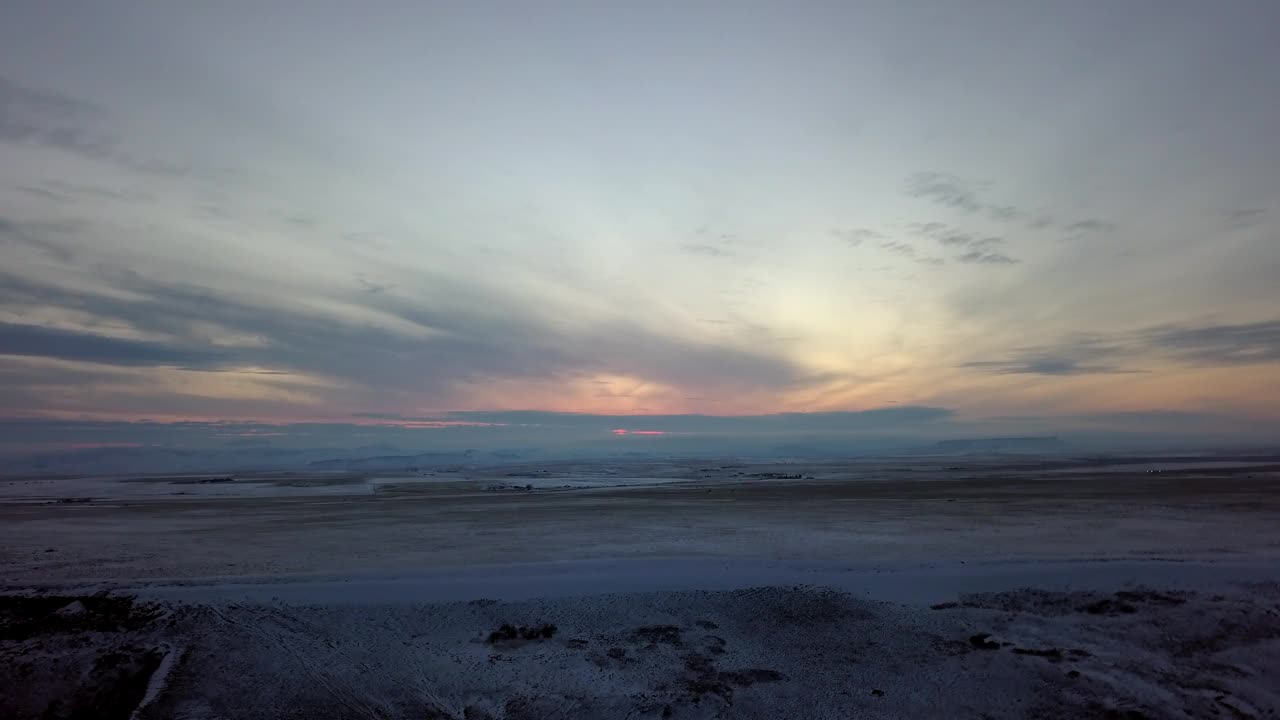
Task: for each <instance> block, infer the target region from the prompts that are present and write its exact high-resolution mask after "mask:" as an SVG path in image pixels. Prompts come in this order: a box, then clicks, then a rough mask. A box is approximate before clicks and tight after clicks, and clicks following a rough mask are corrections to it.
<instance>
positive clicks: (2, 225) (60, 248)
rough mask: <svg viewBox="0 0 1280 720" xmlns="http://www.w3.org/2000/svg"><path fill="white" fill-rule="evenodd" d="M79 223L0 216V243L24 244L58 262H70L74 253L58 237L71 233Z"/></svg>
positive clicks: (77, 227)
mask: <svg viewBox="0 0 1280 720" xmlns="http://www.w3.org/2000/svg"><path fill="white" fill-rule="evenodd" d="M78 230H79V225H77V224H75V223H70V222H18V221H15V220H10V219H8V218H5V217H0V245H25V246H27V247H31V248H35V249H36V250H39V251H40V252H41V253H43V254H44V255H46V256H48V257H50V258H52V259H54V260H57V261H59V262H71V261H72V260H73V259H74V258H75V254H74V253H73V252H72V250H71V248H70V247H68V246H67V245H66V244H64V243H63V242H61V237H60V238H59V239H51V238H50V237H49V236H50V235H54V236H62V237H65V236H66V235H68V234H73V233H75V232H77V231H78Z"/></svg>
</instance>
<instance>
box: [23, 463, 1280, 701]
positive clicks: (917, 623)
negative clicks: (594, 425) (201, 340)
mask: <svg viewBox="0 0 1280 720" xmlns="http://www.w3.org/2000/svg"><path fill="white" fill-rule="evenodd" d="M1156 471H1159V472H1156ZM1277 483H1280V465H1277V464H1275V463H1269V462H1267V461H1265V460H1258V461H1256V462H1230V463H1223V462H1207V463H1202V462H1196V461H1180V462H1168V463H1118V464H1108V465H1105V466H1104V465H1101V464H1099V463H1078V462H1077V463H1072V462H1067V461H1038V460H1025V459H1024V460H1018V459H1003V460H985V461H977V460H971V459H965V460H963V461H958V460H955V459H950V460H946V461H937V460H928V459H904V460H901V461H878V462H869V461H857V462H843V463H808V464H789V463H774V464H760V463H746V462H738V461H730V460H726V461H718V462H715V463H708V462H685V461H669V462H654V461H644V462H640V461H637V462H613V463H595V464H593V463H577V464H546V465H537V466H533V465H530V466H519V467H516V466H503V467H498V468H494V467H490V468H461V467H459V468H448V469H438V470H427V471H415V472H412V473H405V474H403V475H393V474H389V473H381V474H360V473H330V474H315V473H312V474H282V473H276V474H270V475H256V476H255V475H235V476H208V477H196V476H183V477H164V478H132V477H129V478H60V479H52V478H10V479H7V480H0V560H2V561H3V565H2V566H0V583H3V586H4V596H3V597H0V717H5V718H8V717H15V718H28V717H29V718H71V717H102V718H122V719H123V718H131V717H133V718H139V719H141V720H146V719H148V718H171V717H172V718H192V719H193V720H194V719H196V718H207V719H213V718H278V717H294V718H348V717H350V718H401V717H404V718H460V719H463V720H474V719H476V718H494V719H497V718H512V719H514V718H627V717H631V718H644V717H653V718H663V717H674V718H757V717H758V718H766V717H767V718H778V717H796V718H805V717H813V718H848V717H962V718H963V717H972V718H982V717H994V718H1022V717H1119V718H1141V717H1148V718H1157V717H1161V718H1162V717H1175V718H1176V717H1186V718H1191V717H1223V718H1264V717H1276V716H1277V714H1278V713H1280V562H1278V560H1280V521H1278V520H1277V518H1280V513H1278V512H1277V510H1280V493H1277V492H1276V488H1277V487H1278V486H1277Z"/></svg>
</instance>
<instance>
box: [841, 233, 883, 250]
mask: <svg viewBox="0 0 1280 720" xmlns="http://www.w3.org/2000/svg"><path fill="white" fill-rule="evenodd" d="M831 235H832V237H835V238H836V239H838V240H840V241H841V242H843V243H844V244H846V245H848V246H849V247H858V246H859V245H861V244H862V243H864V242H872V241H874V240H882V239H884V233H880V232H877V231H875V230H872V229H870V228H849V229H845V230H832V231H831Z"/></svg>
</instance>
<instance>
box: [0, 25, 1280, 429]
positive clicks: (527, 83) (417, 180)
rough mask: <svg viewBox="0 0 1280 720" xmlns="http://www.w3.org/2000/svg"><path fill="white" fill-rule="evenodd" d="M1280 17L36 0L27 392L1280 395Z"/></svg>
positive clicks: (1189, 411) (967, 404)
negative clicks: (1279, 70)
mask: <svg viewBox="0 0 1280 720" xmlns="http://www.w3.org/2000/svg"><path fill="white" fill-rule="evenodd" d="M1278 48H1280V4H1278V3H1275V2H1273V1H1272V0H1258V1H1256V2H1253V1H1249V0H1228V1H1227V2H1222V3H1207V2H1200V1H1198V0H1194V1H1173V0H1150V1H1146V0H1125V1H1124V2H1102V1H1097V2H1094V1H1087V2H1060V3H1027V2H1021V1H1020V0H1009V1H1008V2H998V1H978V0H969V1H965V2H956V1H954V0H946V1H940V2H900V1H898V0H893V1H889V0H886V1H885V2H856V3H855V2H801V3H784V2H747V1H742V2H721V3H683V2H681V3H675V2H672V3H662V2H659V3H635V2H627V3H560V2H543V3H490V2H474V3H444V2H441V3H429V2H416V1H415V2H410V1H408V0H403V1H400V2H378V1H375V2H370V3H349V2H325V1H322V0H307V1H306V2H302V1H298V2H284V1H276V2H265V3H264V2H234V1H228V2H218V3H169V2H137V1H132V0H129V1H126V0H116V1H114V2H109V3H105V2H76V1H73V0H55V1H52V2H50V1H48V0H42V1H36V0H9V1H8V2H6V3H4V6H3V9H0V416H3V417H7V418H17V419H33V418H46V419H49V418H53V419H63V420H67V419H78V420H84V419H92V420H98V421H119V420H137V419H141V418H148V419H152V420H160V421H179V420H184V421H191V420H205V421H216V420H238V421H259V422H281V423H288V422H347V421H350V422H382V421H396V419H397V418H433V417H445V418H453V419H454V420H457V418H465V417H467V416H466V415H461V414H458V412H457V411H486V412H492V411H510V410H534V411H557V412H575V413H596V414H606V415H613V416H618V415H635V414H648V415H652V414H660V415H667V416H670V415H681V414H692V413H697V414H703V415H760V414H769V413H778V412H791V413H797V412H832V411H865V410H874V409H877V408H888V407H895V406H907V407H920V408H937V409H940V411H944V412H945V413H947V414H948V416H949V417H954V418H962V419H966V420H969V421H973V422H982V421H984V420H986V419H993V418H1010V417H1035V418H1040V419H1045V418H1048V419H1052V418H1064V419H1069V418H1080V417H1098V416H1107V417H1132V418H1150V417H1163V418H1168V417H1173V416H1177V417H1181V418H1184V419H1185V418H1192V419H1194V418H1204V422H1205V423H1206V429H1209V428H1210V426H1212V427H1218V428H1220V427H1223V425H1222V423H1223V422H1224V419H1225V421H1235V422H1238V423H1240V424H1242V425H1245V426H1252V425H1255V424H1257V423H1263V424H1265V423H1273V424H1274V423H1276V422H1277V421H1280V138H1278V137H1277V133H1278V132H1280V131H1278V129H1280V79H1278V78H1277V75H1276V68H1277V67H1280V50H1278ZM449 412H453V413H454V414H453V415H447V414H446V413H449ZM1064 421H1065V420H1064ZM1135 422H1137V421H1135Z"/></svg>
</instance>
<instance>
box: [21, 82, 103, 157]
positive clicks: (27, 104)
mask: <svg viewBox="0 0 1280 720" xmlns="http://www.w3.org/2000/svg"><path fill="white" fill-rule="evenodd" d="M105 116H106V113H105V112H104V111H103V110H102V109H101V108H99V107H97V106H95V105H91V104H89V103H85V102H82V101H79V100H76V99H74V98H69V97H65V96H63V95H59V94H57V93H53V92H48V91H42V90H36V89H32V88H27V87H23V86H21V85H18V84H16V83H13V82H10V81H9V80H6V79H4V78H0V142H10V143H29V144H35V145H44V146H47V147H51V148H57V149H59V150H65V151H68V152H73V153H76V154H79V155H85V156H88V157H92V158H103V157H107V156H108V155H110V154H111V153H112V151H113V149H114V147H115V144H116V140H115V138H114V137H113V136H112V134H111V133H108V132H106V131H104V130H103V129H102V128H103V126H102V122H103V120H104V118H105Z"/></svg>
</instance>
